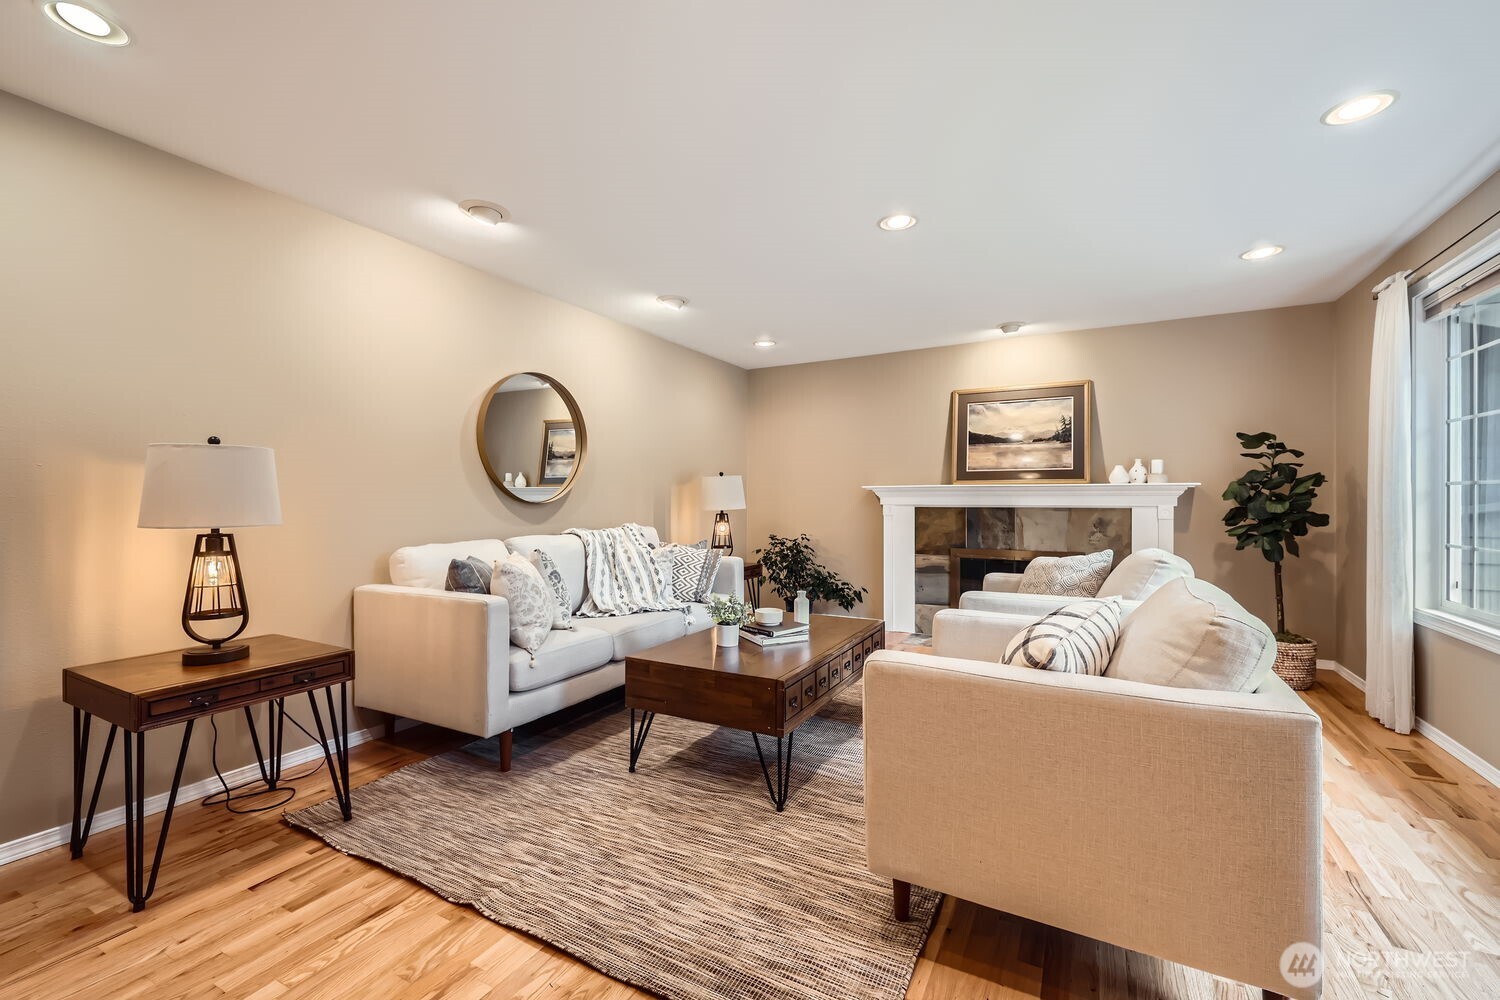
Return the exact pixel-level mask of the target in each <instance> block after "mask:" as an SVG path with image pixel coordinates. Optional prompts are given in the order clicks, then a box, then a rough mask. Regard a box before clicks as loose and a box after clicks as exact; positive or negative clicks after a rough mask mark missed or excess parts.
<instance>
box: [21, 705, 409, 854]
mask: <svg viewBox="0 0 1500 1000" xmlns="http://www.w3.org/2000/svg"><path fill="white" fill-rule="evenodd" d="M397 728H398V729H400V728H403V727H401V726H400V725H398V726H397ZM378 732H379V731H378V730H375V729H360V730H357V731H355V732H352V733H350V734H349V746H351V747H356V746H359V745H360V744H361V743H364V742H367V741H369V740H373V739H377V738H378V736H377V734H378ZM329 746H330V747H331V746H332V743H331V742H330V744H329ZM122 752H123V751H121V750H120V749H119V748H118V747H117V748H116V750H115V753H116V755H118V754H119V753H122ZM322 756H323V748H322V747H320V746H319V745H318V744H317V743H310V744H308V745H307V746H305V747H301V748H300V749H297V750H288V751H287V752H286V753H283V754H282V755H281V766H282V768H283V769H289V768H293V767H296V766H297V765H298V764H304V763H306V762H308V761H310V760H312V759H313V758H315V757H322ZM259 777H260V767H259V765H257V764H247V765H245V766H244V767H240V768H236V769H235V770H233V771H226V772H224V780H225V781H227V782H228V783H229V784H231V785H237V784H239V783H240V782H242V781H249V780H251V779H252V778H259ZM90 780H91V781H92V775H91V776H90ZM223 788H224V786H223V785H220V784H219V779H218V778H216V777H208V778H204V779H203V780H202V781H195V782H194V783H193V784H191V785H183V786H182V787H181V788H180V789H179V790H178V792H177V804H178V806H179V807H181V806H182V804H183V803H184V802H191V801H193V800H194V799H201V798H203V797H204V796H207V795H212V794H213V793H214V792H219V791H223ZM166 808H167V793H166V792H162V793H161V794H159V795H153V796H151V797H150V798H148V799H146V815H148V816H152V815H155V814H156V813H159V812H161V811H162V810H164V809H166ZM124 825H125V807H124V806H116V807H115V808H113V809H107V810H104V811H103V812H99V813H96V814H95V815H94V825H93V828H92V830H91V832H90V838H92V837H94V836H97V835H98V834H100V833H102V832H103V831H105V830H112V829H114V828H115V827H118V826H124ZM72 837H73V824H72V822H71V821H70V822H68V823H64V824H63V825H62V826H58V827H53V828H51V829H47V830H38V831H37V832H36V833H32V834H27V835H26V836H24V837H20V838H18V839H16V840H12V841H10V842H9V843H5V844H0V865H4V864H9V863H10V862H12V861H19V860H21V859H22V858H29V857H31V855H33V854H40V853H41V852H42V851H46V850H51V849H52V848H54V847H58V846H60V845H62V844H66V843H68V842H69V841H70V840H71V839H72Z"/></svg>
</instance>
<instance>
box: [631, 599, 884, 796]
mask: <svg viewBox="0 0 1500 1000" xmlns="http://www.w3.org/2000/svg"><path fill="white" fill-rule="evenodd" d="M884 646H885V622H883V621H881V620H879V619H878V618H842V617H839V616H837V615H813V616H812V621H811V635H810V637H809V638H808V640H807V641H806V642H794V643H788V644H787V645H783V646H765V647H763V646H757V645H756V644H755V643H753V642H750V641H749V640H747V639H741V640H740V642H739V645H738V646H727V647H724V648H720V647H718V646H715V645H714V639H713V630H712V629H707V630H705V631H703V632H698V633H695V634H693V635H685V636H683V637H682V638H680V639H674V640H672V641H671V642H668V643H665V644H663V645H660V646H656V647H654V648H652V649H646V650H642V651H641V652H639V653H637V654H635V655H634V656H630V657H627V658H626V660H625V704H626V705H627V706H628V707H629V708H630V770H631V771H632V772H634V771H635V768H636V764H637V762H639V760H640V757H641V749H642V747H644V746H645V745H646V737H647V736H648V735H649V734H650V732H651V723H652V722H653V721H655V719H656V716H657V714H658V713H661V714H663V715H675V716H676V717H678V718H679V719H692V720H693V721H695V722H706V723H708V724H709V725H711V726H727V727H729V728H731V729H744V730H747V731H748V732H749V733H750V736H751V738H752V739H753V740H754V741H755V753H756V756H757V757H759V758H760V769H761V773H762V774H764V775H765V778H766V791H768V792H769V793H770V795H771V802H772V803H773V804H774V805H775V806H776V811H777V812H781V811H782V809H783V808H785V806H786V798H787V791H788V785H789V782H790V778H791V772H792V740H793V737H794V736H795V735H796V734H795V730H796V728H797V727H798V726H800V725H802V723H804V722H806V721H807V720H808V719H811V718H812V717H813V716H814V715H817V714H818V712H819V711H820V710H821V709H822V708H823V707H825V706H826V705H827V704H828V703H829V702H830V701H831V700H832V699H833V697H834V696H835V695H836V694H838V693H839V692H840V691H841V690H842V689H843V688H844V686H845V685H846V684H849V683H850V682H852V681H853V680H855V679H856V678H857V677H859V676H860V675H861V674H862V672H863V670H864V665H865V657H867V656H869V655H870V654H871V653H872V652H874V651H875V650H877V649H881V648H883V647H884ZM637 712H640V713H642V715H641V717H640V721H639V723H637V721H636V713H637ZM762 736H774V737H775V738H776V777H775V780H774V782H773V780H772V777H771V771H770V768H769V767H768V766H767V763H766V755H765V753H764V752H763V751H762V750H761V746H760V738H761V737H762ZM783 743H785V746H783Z"/></svg>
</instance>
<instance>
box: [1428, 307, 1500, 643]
mask: <svg viewBox="0 0 1500 1000" xmlns="http://www.w3.org/2000/svg"><path fill="white" fill-rule="evenodd" d="M1441 320H1442V323H1443V326H1444V327H1445V329H1444V331H1443V333H1444V334H1445V339H1446V341H1447V355H1448V357H1447V370H1448V379H1447V397H1448V416H1447V421H1446V423H1447V446H1448V447H1447V456H1448V471H1447V475H1446V476H1445V477H1444V479H1445V482H1444V489H1445V491H1446V494H1447V495H1446V497H1445V498H1444V499H1445V503H1444V509H1445V511H1446V518H1445V524H1444V528H1443V534H1444V540H1443V546H1444V556H1443V559H1442V564H1443V574H1444V577H1443V603H1444V605H1445V606H1449V607H1451V608H1452V609H1453V610H1458V611H1461V612H1466V613H1477V615H1481V616H1484V618H1485V619H1487V620H1489V621H1491V622H1492V623H1494V624H1500V289H1494V290H1492V291H1490V292H1489V293H1488V294H1486V295H1483V296H1482V297H1480V298H1478V299H1473V300H1470V301H1468V302H1464V303H1462V304H1460V305H1458V306H1457V307H1455V308H1452V309H1450V310H1448V311H1447V312H1446V313H1444V314H1442V317H1441Z"/></svg>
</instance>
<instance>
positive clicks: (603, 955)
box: [287, 685, 939, 1000]
mask: <svg viewBox="0 0 1500 1000" xmlns="http://www.w3.org/2000/svg"><path fill="white" fill-rule="evenodd" d="M860 723H861V710H860V688H859V685H854V686H852V687H851V688H850V690H848V691H847V692H845V693H844V694H843V695H842V696H841V697H839V698H837V699H836V700H835V701H834V703H833V704H831V705H830V706H829V708H828V709H827V710H826V711H825V712H824V713H823V714H822V715H821V716H819V717H818V718H816V719H813V720H811V721H809V722H806V723H804V724H803V725H802V726H800V727H799V728H798V729H797V732H796V743H795V756H794V759H793V764H792V783H791V787H792V791H791V797H790V799H789V800H788V801H787V805H786V811H785V812H782V813H778V812H776V811H775V809H774V807H773V806H772V805H771V801H770V798H769V796H768V795H767V792H766V782H765V778H764V777H763V776H762V774H761V769H760V765H759V763H758V762H757V760H756V756H755V746H754V744H753V743H752V742H751V739H750V735H749V734H748V733H743V732H740V731H738V730H732V729H719V728H716V727H713V726H707V725H702V724H700V723H696V722H688V721H685V720H682V719H677V718H672V717H669V716H665V715H663V716H658V717H657V719H656V721H655V724H654V725H653V726H652V728H651V735H650V739H649V740H648V741H647V742H646V746H645V749H644V751H643V752H642V754H641V760H640V764H639V767H638V769H637V772H636V773H635V774H630V773H629V772H628V770H627V758H628V755H629V754H628V747H629V713H628V712H626V711H624V710H618V711H613V712H610V713H607V714H596V715H595V716H593V717H590V718H588V719H585V720H582V721H580V722H579V723H577V724H575V725H574V726H572V727H570V728H568V729H566V730H564V731H561V732H559V731H557V730H555V729H554V730H553V731H550V732H546V733H542V734H540V735H538V736H535V737H529V738H517V740H516V745H515V760H514V767H513V769H512V770H511V771H510V773H508V774H502V773H500V772H499V771H498V770H497V769H496V768H495V767H494V766H493V765H492V764H490V763H487V762H486V761H484V760H480V759H476V757H475V754H476V753H479V752H484V751H482V750H481V748H485V750H488V748H489V747H492V746H493V741H490V742H489V743H488V744H474V745H473V746H471V747H470V748H466V750H464V751H455V752H453V753H448V754H444V755H442V756H439V757H433V758H430V759H428V760H425V761H422V762H421V763H417V764H413V765H411V766H409V767H406V768H403V769H402V770H400V771H396V772H394V773H392V774H389V775H387V776H385V777H383V778H380V779H379V780H377V781H374V782H371V783H369V784H367V785H364V786H362V787H360V788H357V789H355V790H354V819H353V820H352V821H351V822H349V823H344V822H342V821H341V820H340V818H339V813H338V806H337V804H336V803H335V802H333V801H332V800H330V801H328V802H324V803H320V804H318V805H315V806H311V807H309V808H307V809H302V810H299V811H297V812H293V813H288V814H287V819H288V821H289V822H291V823H292V824H293V825H295V826H299V827H302V828H304V829H306V830H309V831H311V832H312V833H314V834H316V835H317V836H319V837H322V838H323V839H324V840H326V841H327V842H328V843H329V844H331V845H332V846H333V847H334V848H336V849H338V850H340V851H343V852H344V853H346V854H352V855H355V856H356V857H361V858H366V859H368V860H370V861H373V862H375V863H377V864H380V865H382V866H384V867H386V868H389V869H390V870H392V871H395V872H398V873H400V874H402V875H405V876H407V877H408V878H411V879H413V880H415V881H417V882H419V883H421V884H422V885H424V886H427V887H428V888H429V889H431V890H432V891H434V892H436V893H439V894H440V895H442V896H443V897H444V898H445V899H448V900H450V901H452V902H455V903H461V904H464V905H467V906H472V907H474V908H475V909H476V910H478V911H479V912H480V913H483V914H484V915H485V916H487V917H489V918H490V919H492V920H495V921H497V922H499V923H501V924H504V925H505V926H507V927H513V928H515V929H517V930H521V931H524V932H526V933H528V934H531V935H533V936H535V937H537V938H540V939H541V940H543V941H546V942H548V943H549V944H552V945H554V946H555V947H557V948H559V949H561V950H563V951H566V952H568V953H569V954H571V955H573V956H574V957H576V958H578V959H580V960H581V961H583V962H586V963H587V964H589V965H591V966H593V967H594V968H596V969H599V970H600V971H602V972H604V973H606V974H607V975H609V976H612V977H614V978H616V979H619V980H622V981H624V982H626V983H629V984H631V985H633V986H637V987H640V988H642V989H645V990H649V991H651V992H653V993H656V994H658V995H660V996H663V997H667V998H669V1000H782V998H787V1000H849V998H856V997H857V998H870V1000H878V998H887V997H889V998H899V997H902V996H904V995H905V993H906V988H907V986H908V985H909V983H910V981H911V975H912V970H913V968H914V966H915V964H916V959H917V955H918V953H919V952H920V951H921V949H922V945H923V943H924V942H925V941H926V938H927V934H928V930H929V929H930V927H931V925H932V918H933V914H934V912H935V910H936V906H937V903H938V900H939V896H938V895H937V894H936V893H933V892H928V891H926V890H922V889H913V891H912V901H911V916H912V919H911V920H910V922H907V923H898V922H896V921H895V920H892V919H891V916H890V906H891V897H890V891H891V890H890V882H889V881H888V880H886V879H883V878H878V877H876V876H874V875H871V874H870V873H869V871H867V870H866V868H865V844H864V798H863V778H864V760H863V740H862V735H861V730H860ZM762 745H763V746H764V745H765V740H764V738H762ZM772 746H773V747H774V744H772ZM773 753H774V749H773ZM773 764H774V760H773Z"/></svg>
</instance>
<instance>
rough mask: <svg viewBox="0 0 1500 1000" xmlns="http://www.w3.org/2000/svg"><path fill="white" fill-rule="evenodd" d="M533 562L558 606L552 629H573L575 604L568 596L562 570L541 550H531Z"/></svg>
mask: <svg viewBox="0 0 1500 1000" xmlns="http://www.w3.org/2000/svg"><path fill="white" fill-rule="evenodd" d="M531 562H532V564H533V565H535V566H536V571H537V572H538V573H539V574H541V577H542V582H543V583H545V584H546V585H547V586H548V588H549V589H551V591H552V597H553V600H554V603H556V605H557V614H556V615H555V616H554V617H553V619H552V627H553V628H572V627H573V602H572V600H571V598H570V595H569V594H568V581H567V580H564V579H563V575H562V570H560V569H558V568H557V563H555V562H553V561H552V557H551V556H549V555H548V554H547V553H545V552H543V551H542V550H541V549H532V550H531Z"/></svg>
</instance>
